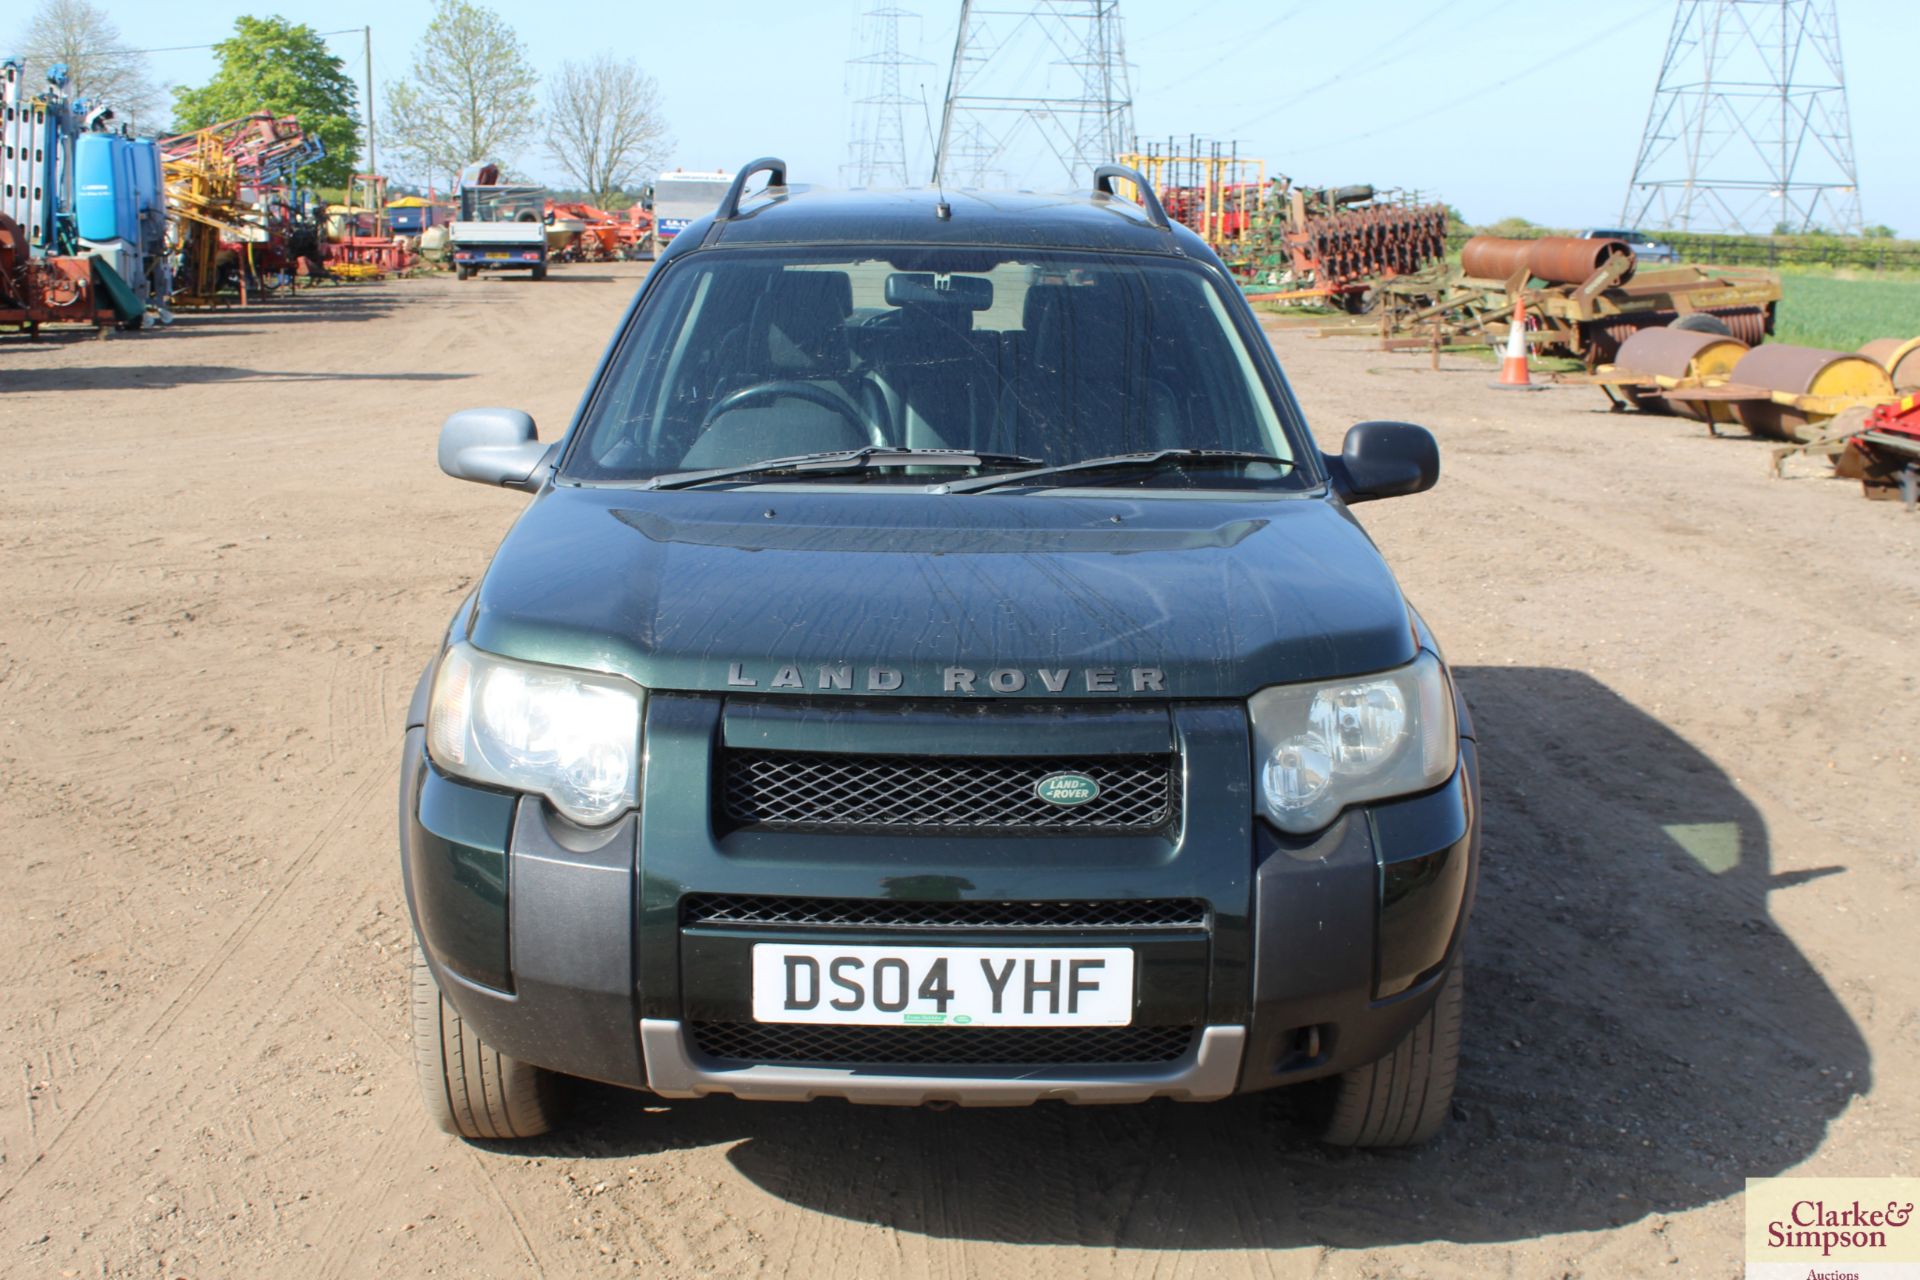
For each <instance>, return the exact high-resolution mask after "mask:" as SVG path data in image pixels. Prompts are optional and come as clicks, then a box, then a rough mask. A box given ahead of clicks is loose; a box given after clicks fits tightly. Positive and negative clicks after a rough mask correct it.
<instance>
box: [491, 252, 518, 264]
mask: <svg viewBox="0 0 1920 1280" xmlns="http://www.w3.org/2000/svg"><path fill="white" fill-rule="evenodd" d="M512 256H513V255H512V254H510V253H488V254H487V261H488V262H505V261H506V260H507V259H508V258H511V257H512Z"/></svg>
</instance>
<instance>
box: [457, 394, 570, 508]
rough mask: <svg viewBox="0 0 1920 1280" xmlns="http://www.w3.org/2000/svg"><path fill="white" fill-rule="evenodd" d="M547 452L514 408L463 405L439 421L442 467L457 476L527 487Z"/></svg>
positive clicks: (534, 483) (528, 420)
mask: <svg viewBox="0 0 1920 1280" xmlns="http://www.w3.org/2000/svg"><path fill="white" fill-rule="evenodd" d="M547 453H548V449H547V446H545V445H543V444H541V443H540V441H539V439H538V437H537V435H536V434H535V432H534V427H533V419H532V418H530V417H528V416H527V415H526V414H524V413H522V412H521V411H520V410H518V409H462V410H461V411H460V412H458V413H456V414H454V415H453V416H452V417H450V418H448V419H447V420H446V421H445V422H443V423H441V424H440V469H441V470H442V471H444V472H446V473H447V474H448V475H450V476H452V477H453V478H454V479H456V480H472V481H475V482H477V483H479V484H497V485H505V486H506V487H507V488H509V489H525V490H527V491H528V492H529V493H531V492H532V491H533V490H535V489H538V488H539V487H540V477H539V476H538V472H539V471H540V469H541V468H540V464H541V462H542V461H544V460H545V458H546V456H547Z"/></svg>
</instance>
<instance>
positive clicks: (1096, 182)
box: [736, 164, 1173, 231]
mask: <svg viewBox="0 0 1920 1280" xmlns="http://www.w3.org/2000/svg"><path fill="white" fill-rule="evenodd" d="M1115 178H1119V179H1121V180H1122V181H1124V182H1131V183H1132V184H1133V185H1134V186H1135V187H1136V188H1137V189H1138V190H1139V192H1140V207H1141V208H1142V209H1145V210H1146V211H1147V221H1148V222H1149V223H1151V224H1153V225H1154V226H1156V227H1158V228H1160V229H1161V230H1162V231H1171V230H1173V224H1172V223H1170V222H1168V221H1167V210H1166V206H1164V205H1162V204H1161V203H1160V197H1159V195H1158V194H1156V193H1155V191H1154V189H1153V184H1152V183H1151V182H1148V181H1147V180H1146V179H1145V178H1144V177H1142V176H1141V174H1140V171H1139V170H1138V169H1129V168H1127V166H1125V165H1123V164H1103V165H1101V166H1100V167H1099V168H1098V169H1095V170H1094V171H1093V191H1094V194H1095V195H1108V196H1112V195H1119V194H1120V193H1119V192H1117V191H1115V190H1114V189H1113V180H1114V179H1115ZM736 185H737V184H736ZM1123 198H1124V197H1123Z"/></svg>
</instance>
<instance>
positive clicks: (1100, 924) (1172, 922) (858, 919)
mask: <svg viewBox="0 0 1920 1280" xmlns="http://www.w3.org/2000/svg"><path fill="white" fill-rule="evenodd" d="M681 919H682V920H683V921H685V922H686V923H687V924H690V925H701V924H706V925H771V926H777V927H782V928H808V929H995V930H1000V929H1124V930H1145V929H1204V928H1206V927H1207V904H1206V903H1204V902H1201V901H1199V900H1198V899H1195V898H1138V899H1131V900H1129V899H1113V900H1102V901H1090V902H896V901H894V900H892V899H888V898H880V899H875V898H780V897H768V896H763V895H758V894H738V893H696V894H691V895H689V896H688V897H686V898H684V899H683V900H682V902H681Z"/></svg>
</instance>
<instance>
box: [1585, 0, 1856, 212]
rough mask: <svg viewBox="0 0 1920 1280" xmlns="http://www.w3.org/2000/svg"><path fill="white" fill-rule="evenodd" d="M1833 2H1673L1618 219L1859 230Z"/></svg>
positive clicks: (1850, 143) (1845, 97)
mask: <svg viewBox="0 0 1920 1280" xmlns="http://www.w3.org/2000/svg"><path fill="white" fill-rule="evenodd" d="M1834 3H1835V0H1680V3H1679V5H1678V7H1677V8H1676V9H1675V11H1674V15H1673V27H1672V30H1671V31H1670V32H1669V34H1668V36H1667V55H1666V60H1665V61H1664V62H1663V63H1662V64H1661V67H1660V79H1659V82H1658V83H1657V84H1656V85H1655V86H1654V90H1653V103H1652V106H1651V107H1650V108H1649V109H1648V111H1647V127H1646V130H1645V132H1644V134H1643V135H1642V137H1641V140H1640V154H1639V158H1638V159H1637V160H1636V161H1635V162H1634V166H1633V178H1632V180H1631V181H1630V182H1629V183H1628V184H1627V196H1626V200H1625V201H1624V202H1623V204H1622V205H1621V212H1620V221H1621V223H1622V224H1623V225H1625V226H1629V227H1633V226H1645V227H1653V228H1659V229H1665V230H1676V231H1727V232H1735V233H1740V234H1754V233H1765V232H1771V231H1780V232H1803V231H1811V230H1814V229H1816V228H1819V229H1825V230H1829V231H1839V232H1847V233H1858V232H1859V230H1860V225H1861V215H1860V187H1859V178H1858V174H1857V172H1856V170H1855V168H1854V163H1853V129H1852V126H1851V125H1850V124H1849V122H1848V119H1847V81H1846V74H1845V72H1844V71H1843V70H1842V69H1841V65H1840V27H1839V23H1838V20H1837V18H1836V16H1835V13H1834Z"/></svg>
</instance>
